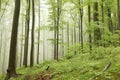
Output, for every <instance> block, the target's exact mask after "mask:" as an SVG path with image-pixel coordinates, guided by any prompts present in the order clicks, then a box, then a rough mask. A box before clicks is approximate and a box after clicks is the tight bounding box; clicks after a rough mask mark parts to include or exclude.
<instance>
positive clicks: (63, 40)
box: [62, 29, 64, 56]
mask: <svg viewBox="0 0 120 80" xmlns="http://www.w3.org/2000/svg"><path fill="white" fill-rule="evenodd" d="M62 56H64V30H63V29H62Z"/></svg>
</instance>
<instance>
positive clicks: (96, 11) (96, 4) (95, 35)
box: [93, 2, 101, 45]
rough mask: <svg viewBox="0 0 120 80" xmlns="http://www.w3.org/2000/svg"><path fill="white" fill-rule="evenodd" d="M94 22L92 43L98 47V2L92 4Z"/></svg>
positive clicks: (99, 33)
mask: <svg viewBox="0 0 120 80" xmlns="http://www.w3.org/2000/svg"><path fill="white" fill-rule="evenodd" d="M93 16H94V21H95V23H96V28H95V29H94V42H95V44H96V45H99V40H100V39H101V32H100V29H99V28H98V27H97V25H99V23H98V21H99V19H98V2H94V15H93Z"/></svg>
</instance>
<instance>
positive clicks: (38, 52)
mask: <svg viewBox="0 0 120 80" xmlns="http://www.w3.org/2000/svg"><path fill="white" fill-rule="evenodd" d="M38 17H39V19H38V27H39V30H38V51H37V64H39V54H40V0H38Z"/></svg>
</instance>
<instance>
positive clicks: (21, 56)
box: [20, 1, 24, 66]
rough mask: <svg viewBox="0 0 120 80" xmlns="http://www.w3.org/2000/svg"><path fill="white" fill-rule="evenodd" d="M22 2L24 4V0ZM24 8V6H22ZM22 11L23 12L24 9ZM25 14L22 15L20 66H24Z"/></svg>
mask: <svg viewBox="0 0 120 80" xmlns="http://www.w3.org/2000/svg"><path fill="white" fill-rule="evenodd" d="M21 3H22V6H23V1H21ZM22 8H23V7H22ZM22 12H23V9H22ZM23 27H24V16H22V29H21V32H22V35H21V52H20V53H21V54H20V66H22V64H23V63H22V59H23V31H24V28H23Z"/></svg>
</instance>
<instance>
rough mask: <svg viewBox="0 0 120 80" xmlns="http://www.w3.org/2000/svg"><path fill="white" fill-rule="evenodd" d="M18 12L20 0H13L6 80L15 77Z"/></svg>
mask: <svg viewBox="0 0 120 80" xmlns="http://www.w3.org/2000/svg"><path fill="white" fill-rule="evenodd" d="M19 14H20V0H15V10H14V16H13V24H12V33H11V42H10V53H9V54H10V55H9V65H8V69H7V76H6V80H8V79H9V78H10V77H12V76H14V77H16V46H17V34H18V33H17V32H18V23H19Z"/></svg>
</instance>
